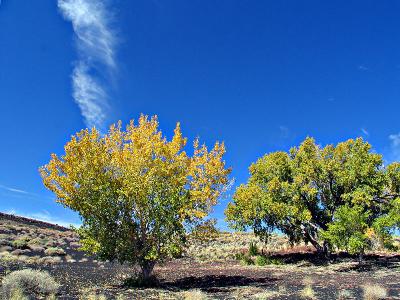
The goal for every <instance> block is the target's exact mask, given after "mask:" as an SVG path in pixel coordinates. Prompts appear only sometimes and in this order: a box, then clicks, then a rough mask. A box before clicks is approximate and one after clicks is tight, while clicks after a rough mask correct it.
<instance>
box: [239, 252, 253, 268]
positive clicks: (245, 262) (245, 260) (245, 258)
mask: <svg viewBox="0 0 400 300" xmlns="http://www.w3.org/2000/svg"><path fill="white" fill-rule="evenodd" d="M241 263H242V264H243V265H245V266H250V265H254V261H253V260H252V259H251V257H249V256H248V255H244V256H243V258H242V259H241Z"/></svg>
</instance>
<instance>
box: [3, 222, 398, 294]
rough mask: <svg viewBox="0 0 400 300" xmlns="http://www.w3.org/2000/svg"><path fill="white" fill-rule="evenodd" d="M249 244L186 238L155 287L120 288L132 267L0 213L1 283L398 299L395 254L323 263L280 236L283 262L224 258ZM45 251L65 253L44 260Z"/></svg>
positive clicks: (53, 230) (127, 290) (60, 230)
mask: <svg viewBox="0 0 400 300" xmlns="http://www.w3.org/2000/svg"><path fill="white" fill-rule="evenodd" d="M21 237H23V238H24V239H26V240H27V241H28V242H27V245H26V247H22V248H24V249H23V250H26V251H25V252H24V251H23V252H22V253H19V252H21V251H15V250H17V249H15V248H14V244H15V243H13V241H15V240H18V239H21ZM255 239H256V238H255V237H254V236H253V235H251V234H233V233H225V234H221V236H220V237H217V238H215V239H213V240H212V241H203V242H201V243H200V242H199V243H197V244H196V242H195V241H192V243H191V246H190V247H189V250H188V252H187V254H186V255H185V257H183V258H181V259H176V260H172V261H169V262H166V263H165V264H163V265H159V266H157V267H156V269H155V275H156V277H157V282H154V284H153V285H152V286H150V287H147V288H137V287H127V286H126V285H124V282H126V280H127V279H129V278H130V277H132V276H134V275H135V272H136V269H135V268H133V267H129V266H125V265H119V264H116V263H109V262H98V261H97V260H96V259H95V257H87V256H85V255H84V253H82V252H80V251H79V250H78V249H77V248H78V247H79V240H78V238H77V236H76V235H75V233H73V232H72V231H70V230H68V229H67V228H64V227H60V226H54V225H52V224H47V223H44V222H39V221H35V220H30V219H25V218H20V217H13V216H10V215H5V214H0V279H1V278H2V277H3V276H5V275H6V274H7V273H9V272H10V271H12V270H17V269H23V268H28V267H29V268H34V269H41V270H48V271H49V272H50V273H51V274H52V275H53V276H54V278H55V279H56V280H57V281H58V282H59V283H60V284H61V285H62V286H61V289H60V292H59V294H58V295H57V299H96V298H94V296H93V295H94V294H98V295H99V294H101V295H104V296H105V297H106V298H105V299H116V298H117V296H118V297H119V298H118V299H205V298H204V297H207V299H307V298H308V299H363V298H365V297H364V296H366V294H365V293H366V290H365V287H370V288H371V287H372V290H373V289H374V287H375V286H376V287H377V288H378V287H381V288H384V289H385V290H386V292H387V297H386V299H400V255H399V254H397V253H380V254H378V253H370V254H369V255H368V256H367V257H366V261H365V263H364V264H363V265H361V266H360V265H359V264H358V263H357V262H355V258H353V257H351V256H348V255H345V254H340V255H336V256H334V257H333V261H332V262H329V263H328V262H326V261H321V260H318V259H317V258H316V255H315V253H314V252H313V250H312V249H311V248H309V247H307V246H305V245H300V246H298V247H294V248H292V247H290V246H288V245H287V241H285V239H284V238H282V237H276V238H275V239H276V240H275V241H273V243H272V244H273V245H275V246H274V247H275V248H276V249H277V250H276V251H273V249H271V248H268V247H266V248H265V249H264V251H266V252H270V253H271V255H272V257H274V258H277V259H278V260H279V261H280V262H282V263H283V264H282V265H268V266H263V267H260V266H245V265H242V264H241V263H240V261H237V260H235V259H234V258H233V257H234V256H235V253H226V252H228V251H227V249H230V250H229V251H234V250H233V249H235V251H236V253H238V252H241V251H243V249H245V248H246V247H245V246H246V245H248V243H249V242H250V241H253V240H255ZM274 243H275V244H274ZM49 248H61V249H63V250H64V252H65V253H62V254H53V255H46V254H45V252H46V253H49V251H46V250H47V249H49ZM201 249H202V250H203V252H202V251H201ZM20 250H21V249H20ZM46 257H47V258H46ZM377 288H376V289H377ZM89 294H90V296H89ZM97 299H100V298H97ZM375 299H377V298H375Z"/></svg>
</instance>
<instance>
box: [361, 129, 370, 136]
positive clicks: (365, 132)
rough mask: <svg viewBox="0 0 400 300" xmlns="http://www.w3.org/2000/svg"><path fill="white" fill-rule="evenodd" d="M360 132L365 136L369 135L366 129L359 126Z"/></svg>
mask: <svg viewBox="0 0 400 300" xmlns="http://www.w3.org/2000/svg"><path fill="white" fill-rule="evenodd" d="M361 132H362V133H363V134H364V135H365V136H369V132H368V130H367V129H365V128H361Z"/></svg>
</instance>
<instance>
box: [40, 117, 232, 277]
mask: <svg viewBox="0 0 400 300" xmlns="http://www.w3.org/2000/svg"><path fill="white" fill-rule="evenodd" d="M158 126H159V124H158V121H157V117H152V118H148V117H147V116H144V115H142V116H141V117H140V118H139V121H138V123H137V124H135V123H134V122H133V121H131V122H130V124H129V125H128V126H127V127H126V130H125V131H124V130H122V128H121V123H118V124H116V125H112V126H111V127H110V130H109V131H108V133H107V134H105V135H102V134H100V132H99V131H97V130H96V129H95V128H93V129H91V130H88V129H85V130H82V131H80V132H79V133H77V134H76V135H75V136H73V137H72V139H71V140H70V141H69V142H68V143H67V144H66V145H65V154H64V155H62V156H60V157H59V156H57V155H55V154H52V155H51V160H50V162H49V163H48V164H47V165H45V166H43V167H42V168H40V173H41V176H42V178H43V182H44V184H45V186H46V187H47V188H48V189H50V190H51V191H53V192H54V193H55V194H56V196H57V201H58V202H59V203H61V204H63V205H64V206H66V207H68V208H70V209H72V210H74V211H76V212H78V213H79V215H80V216H81V218H82V222H83V224H82V227H81V228H80V229H79V233H80V235H81V242H82V243H83V248H84V249H85V250H87V251H90V252H91V253H95V254H97V255H98V256H99V258H100V259H104V260H118V261H120V262H129V263H132V264H136V263H138V264H139V265H140V266H141V268H142V275H143V277H145V278H147V277H148V276H149V275H150V274H151V272H152V269H153V267H154V264H155V263H156V262H157V261H160V260H163V259H165V258H167V257H170V256H174V255H177V254H179V253H180V251H181V249H182V247H183V246H184V242H185V228H186V227H185V225H187V224H192V223H195V222H198V221H200V220H201V219H202V218H204V217H205V216H207V215H208V213H209V212H210V211H211V209H212V207H213V206H214V205H215V204H216V203H217V201H218V198H219V197H220V195H221V192H222V191H223V187H224V186H225V184H227V182H228V175H229V173H230V169H229V168H226V167H225V162H224V161H223V155H224V153H225V146H224V144H223V143H218V142H217V143H216V144H215V145H214V147H213V148H212V149H211V150H208V149H207V147H206V146H205V145H200V144H199V140H198V139H196V140H195V141H194V143H193V148H194V150H193V155H191V156H190V155H189V154H188V153H187V152H185V151H184V148H185V146H186V142H187V139H186V138H184V137H183V136H182V133H181V129H180V125H179V123H178V124H177V125H176V128H175V130H174V135H173V137H172V139H171V140H170V141H168V140H167V139H166V137H164V136H163V134H162V132H161V131H160V130H159V128H158Z"/></svg>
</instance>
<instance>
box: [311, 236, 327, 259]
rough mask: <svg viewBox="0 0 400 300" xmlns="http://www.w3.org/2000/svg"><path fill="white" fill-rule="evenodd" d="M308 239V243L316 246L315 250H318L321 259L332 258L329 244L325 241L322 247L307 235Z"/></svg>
mask: <svg viewBox="0 0 400 300" xmlns="http://www.w3.org/2000/svg"><path fill="white" fill-rule="evenodd" d="M306 239H307V240H308V242H310V243H311V245H313V246H314V248H315V249H316V250H317V254H318V255H319V256H321V257H324V258H326V259H329V258H330V253H331V252H330V248H329V244H328V243H327V242H326V241H324V242H323V244H322V246H321V245H320V244H319V243H318V242H317V241H316V240H315V239H313V238H312V237H311V236H310V235H309V234H306Z"/></svg>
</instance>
